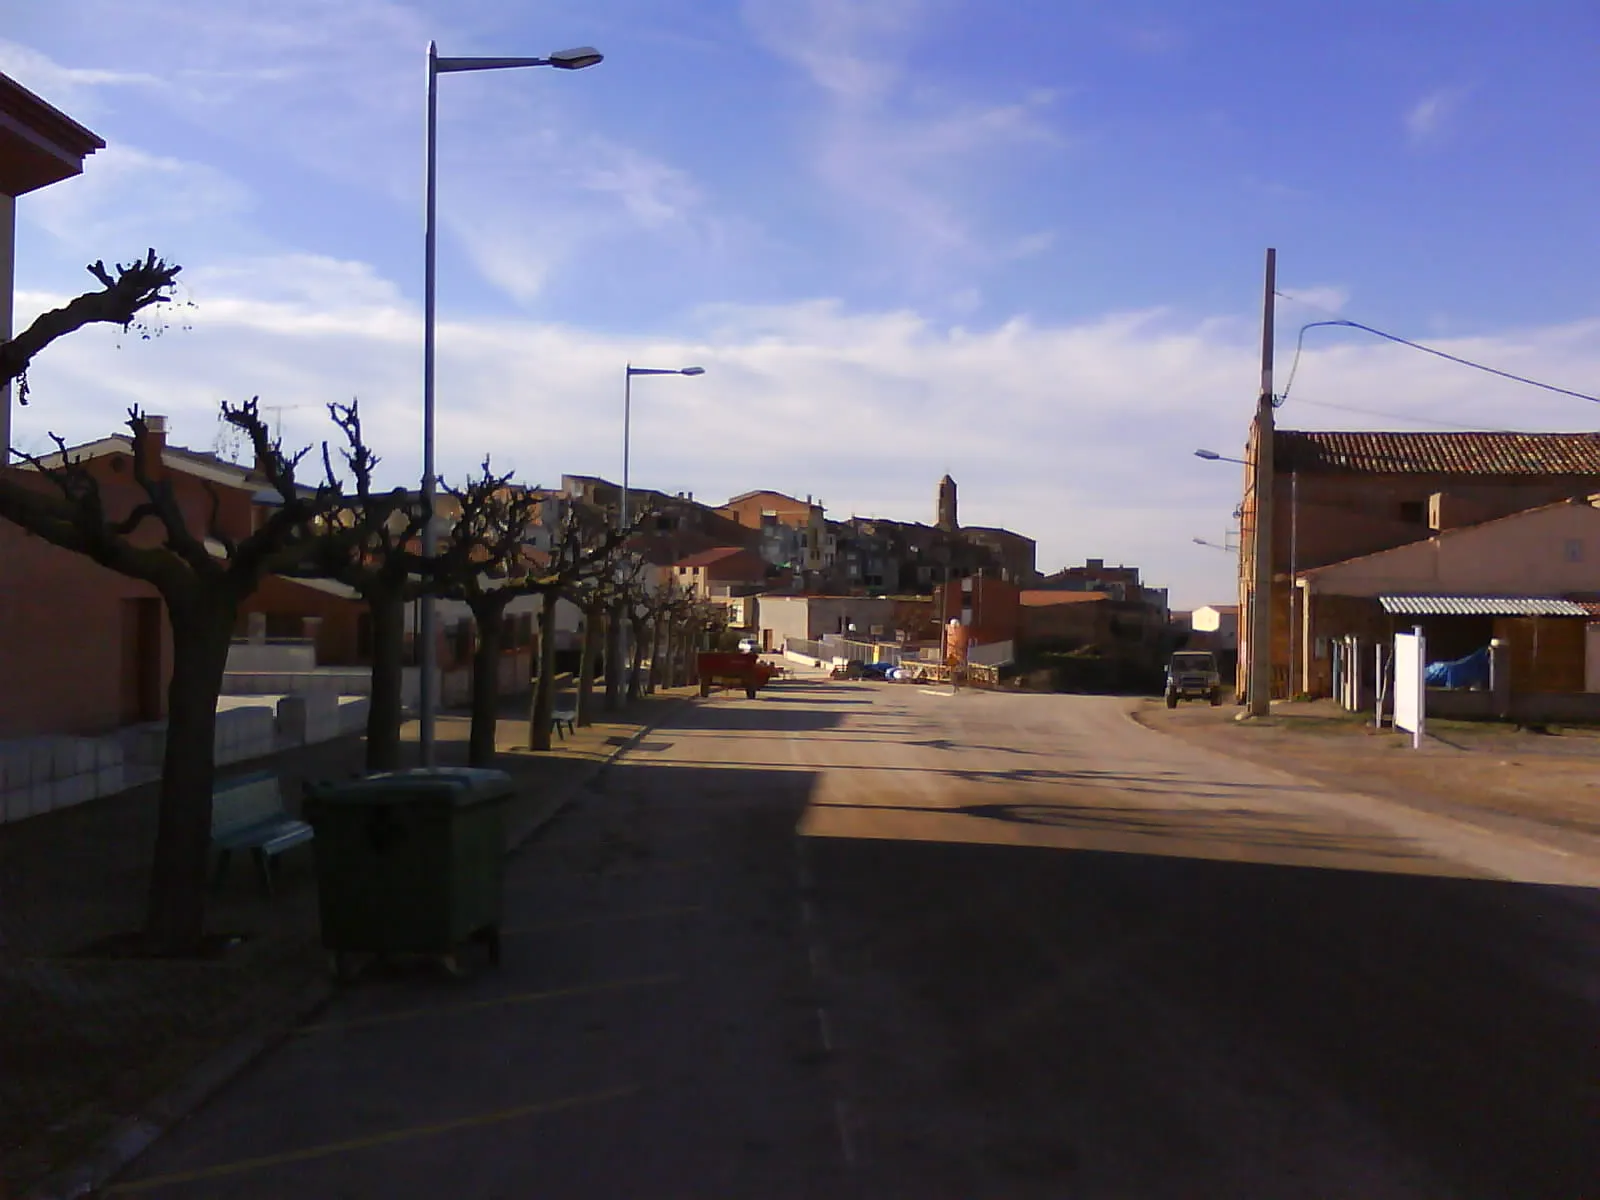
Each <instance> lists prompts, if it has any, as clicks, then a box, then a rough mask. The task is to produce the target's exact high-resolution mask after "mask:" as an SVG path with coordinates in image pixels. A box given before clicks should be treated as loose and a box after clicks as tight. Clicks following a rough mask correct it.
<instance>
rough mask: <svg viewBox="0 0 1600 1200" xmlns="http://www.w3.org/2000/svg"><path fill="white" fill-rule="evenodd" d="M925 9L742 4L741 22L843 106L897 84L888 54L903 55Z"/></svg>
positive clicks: (921, 5)
mask: <svg viewBox="0 0 1600 1200" xmlns="http://www.w3.org/2000/svg"><path fill="white" fill-rule="evenodd" d="M930 7H931V5H930V4H928V3H927V2H926V0H798V2H796V0H745V3H744V18H745V23H746V24H747V25H748V26H749V27H750V29H751V32H753V33H754V34H755V35H756V37H757V39H758V40H759V41H761V42H762V43H763V44H765V45H766V46H767V48H768V49H770V50H771V51H772V52H773V53H775V54H777V55H779V56H780V57H782V58H786V59H788V60H789V61H791V62H793V63H795V64H796V65H797V66H799V67H801V68H802V69H804V70H805V71H806V73H807V74H808V75H809V76H810V77H811V80H812V82H813V83H815V84H816V85H817V86H818V87H819V88H822V89H823V90H824V91H825V92H828V93H829V94H830V95H832V96H833V97H834V98H836V99H837V100H839V101H841V102H843V103H846V104H865V103H870V102H872V101H875V100H877V99H879V98H881V97H882V96H884V95H885V94H886V93H887V92H888V91H889V90H890V89H891V88H892V87H893V85H894V84H895V83H896V82H897V81H898V79H899V76H900V74H901V67H900V64H899V62H898V61H897V56H896V55H894V54H893V53H891V52H890V48H891V47H894V48H901V49H902V50H903V48H904V46H905V44H906V42H907V41H908V39H909V37H910V35H911V34H912V33H913V32H914V31H915V29H916V26H917V25H918V24H919V23H920V22H921V21H922V20H925V19H926V18H927V16H928V10H929V9H930Z"/></svg>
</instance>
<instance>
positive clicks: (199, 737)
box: [145, 589, 236, 955]
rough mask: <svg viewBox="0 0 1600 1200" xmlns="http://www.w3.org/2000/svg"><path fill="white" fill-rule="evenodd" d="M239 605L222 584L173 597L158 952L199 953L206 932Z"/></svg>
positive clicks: (157, 877)
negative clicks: (226, 688) (226, 684)
mask: <svg viewBox="0 0 1600 1200" xmlns="http://www.w3.org/2000/svg"><path fill="white" fill-rule="evenodd" d="M235 609H236V605H235V603H234V600H233V598H232V596H231V595H229V594H227V593H226V592H221V590H220V589H218V590H217V591H214V592H213V591H202V592H201V593H200V594H199V595H198V596H190V597H186V598H183V599H180V600H178V601H177V602H176V603H174V600H173V598H171V597H168V598H167V619H168V622H169V624H170V626H171V629H172V681H171V683H170V684H169V685H168V687H167V740H166V747H165V750H164V752H163V754H162V760H161V798H160V801H159V802H158V808H157V818H156V844H155V853H154V855H153V856H152V859H151V864H150V892H149V905H148V908H147V910H146V916H145V939H146V941H147V943H148V945H149V949H150V950H151V951H153V952H154V953H157V954H170V955H192V954H195V953H198V952H199V950H200V946H201V941H202V939H203V938H204V936H205V923H206V856H207V851H208V849H209V847H210V845H211V789H212V786H213V783H214V782H215V774H216V766H215V757H214V755H215V747H216V732H217V697H218V695H219V694H220V693H221V691H222V673H223V671H224V670H225V669H226V667H227V663H228V645H229V643H230V642H231V641H232V640H233V624H234V616H235Z"/></svg>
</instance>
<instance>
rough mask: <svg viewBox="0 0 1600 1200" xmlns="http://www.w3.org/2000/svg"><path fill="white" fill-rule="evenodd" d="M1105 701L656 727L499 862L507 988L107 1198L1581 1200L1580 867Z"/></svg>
mask: <svg viewBox="0 0 1600 1200" xmlns="http://www.w3.org/2000/svg"><path fill="white" fill-rule="evenodd" d="M1126 708H1127V705H1126V703H1125V702H1122V701H1117V700H1111V699H1097V698H1084V697H1026V696H1002V695H993V694H963V695H960V696H949V695H946V694H943V693H942V690H941V689H936V688H934V689H922V688H918V687H915V686H909V685H873V684H846V683H831V682H827V681H824V680H820V679H808V680H801V681H797V682H794V683H791V684H788V685H786V686H782V687H779V688H776V689H773V690H772V691H770V692H767V693H763V695H762V697H761V698H759V699H758V700H756V701H746V700H744V699H743V698H742V697H735V696H732V695H724V696H719V697H717V698H714V699H713V700H711V701H710V702H706V703H700V704H696V705H694V706H692V707H690V708H687V709H685V710H684V711H683V714H682V715H681V717H680V718H679V719H677V720H675V721H673V722H671V723H669V725H668V726H666V727H663V728H661V729H659V730H658V731H656V732H655V733H654V734H652V735H651V736H650V737H649V738H648V739H647V740H646V741H645V742H644V744H642V745H641V746H639V747H638V748H637V749H635V750H634V751H632V752H630V754H629V755H628V756H627V757H626V758H625V759H624V760H622V761H621V762H620V763H619V764H618V765H617V766H615V767H613V768H611V769H610V770H609V771H608V773H607V775H606V777H605V778H604V780H603V783H602V785H601V786H600V787H599V788H598V789H597V790H596V791H595V793H594V794H593V795H592V796H591V797H589V798H588V800H587V801H586V802H585V803H584V804H583V806H582V807H581V808H580V809H578V810H577V811H575V812H573V813H572V814H571V815H570V816H568V817H566V818H563V820H562V821H561V822H560V823H559V824H558V825H557V826H555V827H554V828H553V829H552V830H551V832H550V834H549V836H548V837H547V838H545V839H544V840H543V841H541V842H540V843H538V844H536V845H535V846H533V847H531V848H530V849H529V850H527V851H525V852H524V853H523V854H522V855H521V856H519V857H518V858H517V859H516V860H515V861H514V863H513V865H512V868H511V888H510V891H509V893H508V903H509V906H510V915H509V918H508V919H509V920H510V922H511V924H512V926H513V928H514V929H515V930H516V933H515V934H514V936H513V937H511V938H510V939H509V940H508V944H507V961H506V964H505V966H504V967H503V968H501V970H499V971H498V972H485V973H483V974H481V975H479V976H477V977H476V978H474V979H472V980H469V981H466V982H445V981H438V980H434V979H433V978H431V977H429V976H427V975H426V974H425V973H416V972H412V973H406V972H397V973H391V974H387V975H381V976H375V977H373V978H371V979H369V980H368V981H366V982H364V983H362V984H360V985H357V986H356V987H354V988H352V989H351V990H350V992H349V993H348V994H347V995H346V996H345V997H344V998H343V999H342V1000H341V1001H340V1002H339V1003H338V1004H337V1005H336V1006H335V1007H334V1009H333V1010H332V1011H330V1012H329V1013H327V1014H325V1015H324V1016H323V1017H322V1018H320V1020H319V1023H318V1025H317V1026H316V1027H314V1028H310V1029H307V1030H304V1031H302V1032H301V1034H300V1035H299V1036H297V1037H296V1038H295V1039H293V1040H292V1041H291V1042H290V1043H289V1044H288V1045H286V1046H285V1047H284V1048H283V1049H281V1050H280V1051H278V1052H276V1053H275V1054H274V1055H273V1056H271V1057H270V1058H269V1059H268V1060H267V1061H265V1062H264V1063H262V1064H261V1065H260V1066H259V1067H257V1068H256V1069H255V1070H253V1071H252V1072H250V1073H249V1074H247V1075H246V1076H245V1077H243V1078H242V1079H241V1080H239V1081H238V1082H237V1083H236V1084H235V1085H234V1086H232V1087H231V1088H229V1089H228V1090H227V1091H226V1092H225V1093H224V1094H223V1095H222V1096H220V1097H219V1098H218V1099H217V1100H216V1101H215V1102H214V1103H213V1104H211V1105H210V1106H208V1107H207V1108H206V1109H204V1110H202V1111H201V1112H200V1113H198V1114H197V1115H196V1116H195V1117H194V1118H192V1119H191V1120H190V1121H189V1122H188V1123H187V1124H186V1125H185V1126H183V1127H182V1128H181V1129H180V1130H178V1131H177V1132H175V1133H174V1135H172V1136H171V1137H169V1138H168V1139H166V1140H165V1141H164V1142H163V1143H161V1144H160V1145H159V1146H158V1147H157V1148H156V1149H155V1150H154V1151H153V1152H152V1153H151V1155H149V1156H148V1157H147V1158H146V1160H145V1161H144V1162H142V1163H141V1164H139V1165H138V1167H137V1169H136V1170H134V1171H131V1172H130V1173H129V1174H128V1176H127V1178H126V1179H124V1180H123V1181H122V1183H121V1184H119V1185H118V1190H123V1191H134V1190H137V1191H141V1192H144V1193H145V1194H151V1195H158V1196H171V1197H189V1196H196V1197H198V1196H206V1197H223V1196H239V1197H245V1196H249V1197H257V1196H260V1197H266V1196H283V1195H293V1194H299V1195H302V1196H306V1197H308V1198H310V1197H323V1196H352V1197H356V1196H378V1195H382V1196H386V1197H388V1196H413V1195H415V1196H437V1195H452V1196H462V1197H489V1196H506V1197H512V1196H527V1195H539V1196H552V1197H566V1196H575V1197H576V1196H641V1197H644V1196H649V1197H655V1196H661V1197H676V1196H685V1197H688V1196H697V1197H698V1196H751V1197H773V1196H829V1197H831V1196H872V1197H878V1196H882V1197H901V1196H904V1197H946V1196H948V1197H970V1196H995V1197H1031V1196H1040V1197H1133V1196H1137V1197H1166V1196H1171V1197H1186V1198H1187V1197H1206V1196H1217V1197H1239V1196H1251V1197H1275V1196H1284V1197H1301V1196H1310V1195H1315V1196H1319V1197H1336V1196H1351V1197H1363V1198H1382V1197H1428V1198H1429V1200H1438V1198H1440V1197H1448V1196H1467V1197H1476V1196H1485V1197H1490V1196H1494V1197H1499V1196H1505V1197H1518V1198H1527V1197H1540V1196H1551V1197H1578V1196H1584V1195H1594V1194H1597V1187H1600V1156H1597V1151H1596V1139H1595V1137H1594V1133H1595V1131H1596V1129H1597V1128H1600V1124H1597V1119H1600V1089H1597V1084H1600V1044H1597V1039H1596V1037H1595V1029H1596V1028H1597V1025H1596V1022H1595V1016H1596V1013H1595V1008H1596V1006H1597V1004H1600V988H1597V986H1596V980H1597V978H1600V976H1597V972H1596V961H1595V945H1596V941H1595V937H1594V931H1595V929H1596V924H1597V923H1596V920H1595V915H1594V914H1595V911H1596V909H1595V907H1594V905H1593V897H1594V895H1595V892H1594V891H1593V890H1592V889H1593V888H1594V886H1595V885H1596V884H1597V883H1600V868H1597V866H1596V864H1594V863H1591V862H1588V861H1586V860H1584V859H1582V858H1580V857H1578V856H1576V855H1562V854H1560V853H1557V852H1552V851H1550V850H1548V849H1544V848H1541V847H1538V846H1533V845H1531V844H1520V843H1515V842H1508V841H1506V840H1505V839H1494V838H1490V837H1488V836H1486V835H1484V834H1482V833H1481V832H1478V831H1475V830H1473V829H1471V828H1470V827H1466V826H1457V825H1455V824H1453V823H1451V822H1448V821H1445V820H1442V819H1440V818H1438V817H1434V816H1426V815H1423V814H1419V813H1413V812H1411V811H1409V810H1407V809H1405V808H1403V807H1400V806H1395V805H1392V804H1385V803H1380V802H1377V801H1371V800H1367V799H1364V798H1361V797H1355V796H1343V795H1339V794H1335V793H1331V792H1329V791H1326V790H1324V789H1320V788H1316V787H1313V786H1310V785H1307V784H1303V783H1300V782H1298V781H1296V780H1294V779H1292V778H1290V777H1287V776H1283V775H1279V774H1277V773H1275V772H1272V771H1269V770H1266V769H1264V768H1260V767H1254V766H1250V765H1247V764H1243V763H1240V762H1236V761H1233V760H1229V759H1226V758H1223V757H1221V756H1218V755H1213V754H1209V753H1207V752H1205V751H1202V750H1198V749H1195V748H1193V747H1190V746H1187V745H1185V744H1182V743H1179V742H1176V741H1173V740H1171V739H1167V738H1163V737H1161V736H1160V735H1157V734H1153V733H1150V732H1149V731H1146V730H1143V729H1141V728H1139V727H1138V726H1136V725H1134V724H1133V722H1131V721H1130V720H1129V719H1128V718H1127V716H1126ZM797 830H798V831H799V833H800V834H801V836H799V837H796V836H795V834H796V831H797Z"/></svg>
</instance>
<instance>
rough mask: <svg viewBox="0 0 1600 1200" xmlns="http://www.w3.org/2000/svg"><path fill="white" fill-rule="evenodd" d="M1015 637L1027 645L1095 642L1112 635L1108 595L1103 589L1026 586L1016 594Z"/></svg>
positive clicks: (1098, 642) (1075, 644)
mask: <svg viewBox="0 0 1600 1200" xmlns="http://www.w3.org/2000/svg"><path fill="white" fill-rule="evenodd" d="M1018 607H1019V612H1018V637H1019V640H1021V641H1022V642H1023V643H1024V644H1026V645H1033V644H1038V643H1059V644H1063V645H1068V646H1072V647H1078V646H1095V645H1102V644H1104V643H1106V642H1108V641H1109V640H1110V638H1111V597H1110V596H1108V595H1107V594H1106V593H1104V592H1078V591H1065V590H1048V591H1047V590H1040V589H1031V588H1030V589H1028V590H1026V591H1024V592H1022V593H1021V594H1020V595H1019V596H1018Z"/></svg>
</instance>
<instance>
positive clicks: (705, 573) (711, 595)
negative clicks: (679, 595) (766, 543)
mask: <svg viewBox="0 0 1600 1200" xmlns="http://www.w3.org/2000/svg"><path fill="white" fill-rule="evenodd" d="M671 569H672V571H673V574H674V576H675V577H676V579H677V581H678V585H679V586H680V587H684V588H687V589H689V590H690V591H692V592H694V593H695V594H696V595H697V596H699V597H700V598H701V599H703V600H712V599H725V598H727V597H728V596H731V595H748V594H750V593H751V592H756V591H760V590H761V587H762V585H763V584H764V583H765V582H766V578H767V564H766V563H765V562H764V561H762V559H761V558H760V556H758V555H756V554H753V553H751V552H750V551H749V550H746V549H745V548H744V547H742V546H718V547H716V548H714V549H711V550H702V551H701V552H700V553H698V554H691V555H690V556H689V557H688V558H683V559H679V560H678V561H677V562H675V563H673V564H672V568H671Z"/></svg>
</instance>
